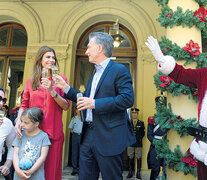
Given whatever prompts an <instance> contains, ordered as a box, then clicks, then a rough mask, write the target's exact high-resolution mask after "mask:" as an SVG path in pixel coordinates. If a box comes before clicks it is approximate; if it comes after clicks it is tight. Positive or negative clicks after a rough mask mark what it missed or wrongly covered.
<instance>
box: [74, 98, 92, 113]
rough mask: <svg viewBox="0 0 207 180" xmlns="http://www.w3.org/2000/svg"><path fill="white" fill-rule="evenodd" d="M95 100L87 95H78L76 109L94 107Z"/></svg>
mask: <svg viewBox="0 0 207 180" xmlns="http://www.w3.org/2000/svg"><path fill="white" fill-rule="evenodd" d="M94 104H95V100H94V99H91V98H88V97H80V98H78V99H77V109H78V110H79V111H81V110H84V109H94Z"/></svg>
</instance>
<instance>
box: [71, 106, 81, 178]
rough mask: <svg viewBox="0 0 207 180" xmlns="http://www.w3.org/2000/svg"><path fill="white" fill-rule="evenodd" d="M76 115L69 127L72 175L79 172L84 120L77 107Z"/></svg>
mask: <svg viewBox="0 0 207 180" xmlns="http://www.w3.org/2000/svg"><path fill="white" fill-rule="evenodd" d="M76 114H77V115H76V116H74V117H73V118H72V119H71V121H70V124H69V129H70V131H71V133H72V167H73V171H72V173H71V175H72V176H74V175H76V174H78V173H79V155H80V140H81V132H82V127H83V122H82V121H81V118H80V111H78V110H77V108H76Z"/></svg>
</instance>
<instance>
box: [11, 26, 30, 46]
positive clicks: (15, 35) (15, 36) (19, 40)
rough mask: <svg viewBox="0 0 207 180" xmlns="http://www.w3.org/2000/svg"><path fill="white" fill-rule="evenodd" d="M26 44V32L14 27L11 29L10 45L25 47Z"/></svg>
mask: <svg viewBox="0 0 207 180" xmlns="http://www.w3.org/2000/svg"><path fill="white" fill-rule="evenodd" d="M26 46H27V34H26V32H24V31H22V30H21V29H18V28H16V27H14V28H13V29H12V37H11V47H26Z"/></svg>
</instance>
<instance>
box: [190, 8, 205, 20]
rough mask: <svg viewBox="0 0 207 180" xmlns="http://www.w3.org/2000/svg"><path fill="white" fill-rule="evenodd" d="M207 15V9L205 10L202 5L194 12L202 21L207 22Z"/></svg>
mask: <svg viewBox="0 0 207 180" xmlns="http://www.w3.org/2000/svg"><path fill="white" fill-rule="evenodd" d="M206 15H207V10H205V8H204V7H200V8H199V9H198V10H197V11H195V12H194V14H193V16H196V17H198V18H199V19H200V21H204V22H206V20H205V17H206Z"/></svg>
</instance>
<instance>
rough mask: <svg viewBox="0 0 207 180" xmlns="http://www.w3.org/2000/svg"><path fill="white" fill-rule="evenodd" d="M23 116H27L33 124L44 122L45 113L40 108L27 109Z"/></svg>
mask: <svg viewBox="0 0 207 180" xmlns="http://www.w3.org/2000/svg"><path fill="white" fill-rule="evenodd" d="M22 116H27V117H28V118H29V119H30V120H31V121H32V122H33V123H36V122H39V123H41V122H42V119H43V112H42V110H41V109H40V108H38V107H31V108H28V109H26V110H25V111H24V112H23V113H22Z"/></svg>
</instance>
